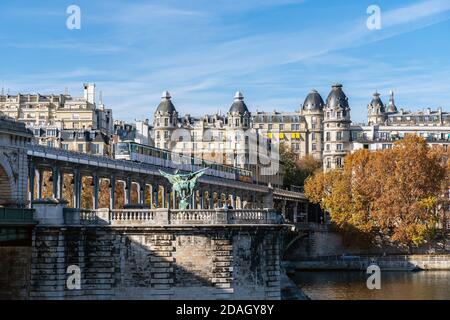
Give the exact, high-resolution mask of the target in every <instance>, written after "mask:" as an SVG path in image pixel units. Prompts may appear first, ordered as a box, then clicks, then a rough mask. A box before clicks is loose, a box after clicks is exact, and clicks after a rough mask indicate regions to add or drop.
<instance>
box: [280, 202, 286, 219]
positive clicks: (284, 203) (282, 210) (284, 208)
mask: <svg viewBox="0 0 450 320" xmlns="http://www.w3.org/2000/svg"><path fill="white" fill-rule="evenodd" d="M286 204H287V201H286V200H282V201H281V205H282V207H281V215H282V216H283V218H284V219H286Z"/></svg>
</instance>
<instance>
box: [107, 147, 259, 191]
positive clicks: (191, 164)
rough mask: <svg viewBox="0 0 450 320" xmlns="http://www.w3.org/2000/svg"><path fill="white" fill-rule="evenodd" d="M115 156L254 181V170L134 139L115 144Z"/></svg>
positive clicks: (238, 179)
mask: <svg viewBox="0 0 450 320" xmlns="http://www.w3.org/2000/svg"><path fill="white" fill-rule="evenodd" d="M114 158H115V159H118V160H130V161H135V162H141V163H147V164H152V165H156V166H160V167H164V168H171V169H178V170H180V171H186V172H195V171H198V170H200V169H203V168H209V170H207V171H206V173H205V174H206V175H210V176H215V177H219V178H224V179H230V180H237V181H242V182H247V183H253V174H252V171H250V170H246V169H242V168H237V167H232V166H228V165H224V164H219V163H216V162H212V161H207V160H203V159H200V158H196V157H192V156H186V155H183V154H179V153H174V152H171V151H168V150H163V149H158V148H155V147H150V146H146V145H143V144H139V143H136V142H134V141H124V142H119V143H117V144H116V145H115V150H114Z"/></svg>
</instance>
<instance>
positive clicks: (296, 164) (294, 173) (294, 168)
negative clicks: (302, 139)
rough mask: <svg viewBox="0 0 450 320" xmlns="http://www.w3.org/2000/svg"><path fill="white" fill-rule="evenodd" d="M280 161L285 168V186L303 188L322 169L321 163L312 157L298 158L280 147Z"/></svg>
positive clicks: (283, 147) (288, 150)
mask: <svg viewBox="0 0 450 320" xmlns="http://www.w3.org/2000/svg"><path fill="white" fill-rule="evenodd" d="M280 160H281V163H282V165H283V168H284V177H283V185H284V186H285V187H289V186H292V185H295V186H303V185H304V183H305V180H306V179H307V178H308V177H309V176H310V175H312V174H313V173H314V172H315V171H317V170H318V169H320V168H321V167H322V164H321V162H320V161H318V160H316V159H314V158H313V157H312V156H306V157H303V158H298V156H297V155H296V154H295V153H294V152H292V150H290V149H288V148H286V147H285V146H283V145H281V146H280Z"/></svg>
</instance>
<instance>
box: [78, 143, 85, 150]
mask: <svg viewBox="0 0 450 320" xmlns="http://www.w3.org/2000/svg"><path fill="white" fill-rule="evenodd" d="M78 152H84V144H82V143H79V144H78Z"/></svg>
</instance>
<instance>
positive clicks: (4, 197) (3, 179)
mask: <svg viewBox="0 0 450 320" xmlns="http://www.w3.org/2000/svg"><path fill="white" fill-rule="evenodd" d="M1 160H2V159H1V158H0V205H8V204H11V203H13V197H12V193H13V187H12V183H11V176H10V175H9V174H8V171H9V170H8V169H6V168H5V167H4V165H3V163H2V162H3V161H1ZM7 168H8V167H7Z"/></svg>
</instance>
